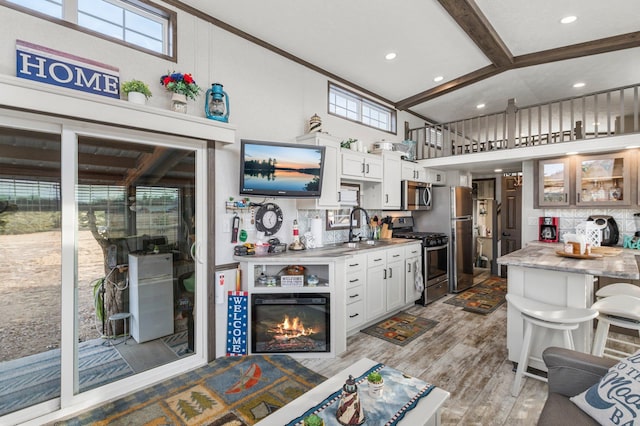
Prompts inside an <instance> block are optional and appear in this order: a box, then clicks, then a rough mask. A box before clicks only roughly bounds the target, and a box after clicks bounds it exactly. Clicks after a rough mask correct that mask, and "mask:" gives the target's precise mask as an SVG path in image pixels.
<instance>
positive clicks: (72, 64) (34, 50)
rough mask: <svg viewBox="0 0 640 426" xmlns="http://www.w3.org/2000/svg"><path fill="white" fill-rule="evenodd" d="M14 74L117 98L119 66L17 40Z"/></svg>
mask: <svg viewBox="0 0 640 426" xmlns="http://www.w3.org/2000/svg"><path fill="white" fill-rule="evenodd" d="M16 76H17V77H20V78H26V79H28V80H34V81H39V82H41V83H46V84H53V85H55V86H60V87H66V88H67V89H74V90H80V91H83V92H87V93H94V94H96V95H101V96H108V97H111V98H117V99H119V98H120V73H119V70H118V68H115V67H112V66H110V65H105V64H102V63H100V62H96V61H92V60H90V59H85V58H80V57H78V56H75V55H71V54H69V53H64V52H60V51H58V50H54V49H49V48H47V47H43V46H38V45H37V44H33V43H29V42H26V41H22V40H16Z"/></svg>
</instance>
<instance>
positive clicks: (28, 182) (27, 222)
mask: <svg viewBox="0 0 640 426" xmlns="http://www.w3.org/2000/svg"><path fill="white" fill-rule="evenodd" d="M60 146H61V144H60V135H56V134H48V133H42V132H32V131H23V130H17V129H8V128H0V259H1V262H0V342H1V343H0V383H1V384H2V385H1V386H0V416H3V415H5V414H8V413H11V412H13V411H17V410H20V409H22V408H25V407H29V406H31V405H34V404H38V403H42V402H44V401H49V400H51V399H54V398H57V397H59V396H60V340H61V305H60V303H61V252H62V250H61V231H62V229H61V195H60Z"/></svg>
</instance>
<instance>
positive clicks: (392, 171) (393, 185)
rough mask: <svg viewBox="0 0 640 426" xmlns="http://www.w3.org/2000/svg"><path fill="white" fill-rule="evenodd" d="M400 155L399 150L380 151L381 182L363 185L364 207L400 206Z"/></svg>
mask: <svg viewBox="0 0 640 426" xmlns="http://www.w3.org/2000/svg"><path fill="white" fill-rule="evenodd" d="M401 155H402V153H400V152H383V153H382V164H383V179H382V183H381V184H380V183H374V184H367V185H365V186H364V197H363V201H362V204H363V206H364V207H365V208H368V209H376V210H399V209H400V208H401V203H402V198H401V190H400V189H401V185H402V183H401V177H402V176H401V173H402V164H401V163H402V160H401V158H400V157H401Z"/></svg>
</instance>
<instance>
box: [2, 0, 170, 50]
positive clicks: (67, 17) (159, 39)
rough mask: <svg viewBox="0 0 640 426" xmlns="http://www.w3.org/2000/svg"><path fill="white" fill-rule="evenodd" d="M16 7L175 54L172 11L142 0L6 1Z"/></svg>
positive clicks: (129, 42) (137, 44)
mask: <svg viewBox="0 0 640 426" xmlns="http://www.w3.org/2000/svg"><path fill="white" fill-rule="evenodd" d="M3 3H4V4H7V5H9V6H13V7H15V8H16V9H20V10H26V11H28V12H29V13H32V14H33V15H36V16H46V17H49V19H50V20H53V21H56V20H59V21H65V22H70V23H72V24H75V25H77V28H78V29H80V30H84V31H87V32H92V33H98V34H100V35H101V36H103V37H104V38H106V39H110V40H117V41H118V42H120V43H122V44H125V45H128V46H132V47H134V48H136V49H139V50H143V51H145V52H153V53H156V54H159V55H163V56H172V57H175V53H174V42H173V38H172V37H173V34H175V21H176V14H175V13H174V12H171V11H169V10H166V9H163V8H160V7H159V6H155V5H153V4H151V3H149V2H147V1H142V0H6V1H4V2H3V1H1V0H0V4H3Z"/></svg>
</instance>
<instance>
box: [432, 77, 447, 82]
mask: <svg viewBox="0 0 640 426" xmlns="http://www.w3.org/2000/svg"><path fill="white" fill-rule="evenodd" d="M442 80H444V77H443V76H441V75H439V76H437V77H434V78H433V81H435V82H436V83H437V82H439V81H442Z"/></svg>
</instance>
